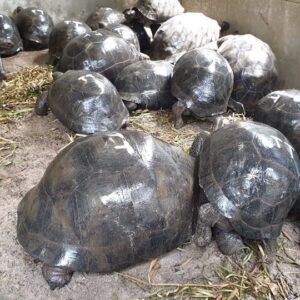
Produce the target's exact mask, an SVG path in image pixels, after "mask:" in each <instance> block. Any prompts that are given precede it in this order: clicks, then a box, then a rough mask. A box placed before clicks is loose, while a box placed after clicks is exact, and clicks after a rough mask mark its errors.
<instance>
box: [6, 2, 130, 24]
mask: <svg viewBox="0 0 300 300" xmlns="http://www.w3.org/2000/svg"><path fill="white" fill-rule="evenodd" d="M133 2H134V0H18V1H13V0H0V12H1V13H4V14H7V15H10V14H11V13H12V12H13V10H14V9H15V8H16V7H17V6H22V7H29V6H35V7H40V8H42V9H45V10H46V11H47V12H48V13H49V14H50V15H51V17H52V18H53V20H54V22H58V21H61V20H64V19H74V20H85V19H86V18H87V16H88V15H89V14H90V13H91V12H92V11H94V10H95V8H96V7H97V6H103V7H105V6H107V7H112V8H118V9H120V10H123V9H125V8H129V7H130V6H131V4H132V3H133Z"/></svg>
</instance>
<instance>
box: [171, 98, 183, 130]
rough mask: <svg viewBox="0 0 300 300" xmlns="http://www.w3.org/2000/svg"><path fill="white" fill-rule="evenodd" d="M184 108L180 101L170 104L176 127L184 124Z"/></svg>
mask: <svg viewBox="0 0 300 300" xmlns="http://www.w3.org/2000/svg"><path fill="white" fill-rule="evenodd" d="M185 110H186V107H185V105H184V104H183V103H182V102H180V101H177V102H176V103H175V104H174V105H173V106H172V112H173V118H174V127H175V128H176V129H179V128H181V127H182V126H183V125H184V123H183V119H182V114H183V113H184V111H185Z"/></svg>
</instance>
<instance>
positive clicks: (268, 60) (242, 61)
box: [218, 34, 278, 114]
mask: <svg viewBox="0 0 300 300" xmlns="http://www.w3.org/2000/svg"><path fill="white" fill-rule="evenodd" d="M218 44H219V50H218V52H219V53H220V54H221V55H223V56H224V57H225V58H226V59H227V60H228V62H229V64H230V66H231V68H232V70H233V73H234V87H233V92H232V96H231V97H232V99H233V100H235V101H237V102H240V103H242V104H243V105H244V108H245V111H246V112H247V113H248V114H252V113H253V112H254V110H255V106H256V104H257V102H258V100H260V99H261V98H262V97H264V96H265V95H267V94H269V93H270V92H271V91H272V90H273V89H274V88H275V85H276V82H277V78H278V72H277V63H276V57H275V55H274V53H273V52H272V49H271V48H270V47H269V45H267V44H266V43H264V42H263V41H261V40H260V39H258V38H256V37H255V36H253V35H251V34H245V35H234V36H225V37H224V38H222V39H221V40H220V41H219V42H218Z"/></svg>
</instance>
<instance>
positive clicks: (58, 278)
mask: <svg viewBox="0 0 300 300" xmlns="http://www.w3.org/2000/svg"><path fill="white" fill-rule="evenodd" d="M42 273H43V277H44V278H45V280H46V281H47V283H48V284H49V286H50V289H51V290H54V289H56V288H59V289H60V288H62V287H63V286H65V285H66V284H68V283H69V282H70V280H71V278H72V275H73V272H70V271H68V270H65V269H62V268H58V267H50V266H48V265H46V264H44V265H43V267H42Z"/></svg>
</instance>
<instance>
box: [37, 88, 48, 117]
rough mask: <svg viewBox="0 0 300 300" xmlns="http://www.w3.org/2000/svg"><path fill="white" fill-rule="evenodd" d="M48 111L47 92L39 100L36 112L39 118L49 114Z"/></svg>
mask: <svg viewBox="0 0 300 300" xmlns="http://www.w3.org/2000/svg"><path fill="white" fill-rule="evenodd" d="M48 110H49V103H48V91H45V92H43V93H42V94H41V95H40V96H39V97H38V98H37V100H36V103H35V108H34V111H35V113H36V114H37V115H39V116H45V115H47V114H48Z"/></svg>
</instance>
